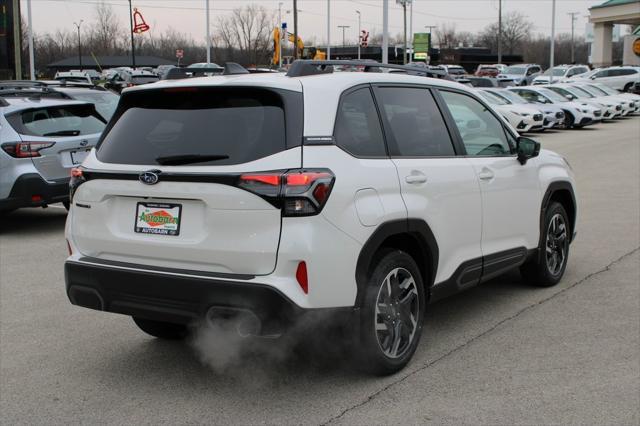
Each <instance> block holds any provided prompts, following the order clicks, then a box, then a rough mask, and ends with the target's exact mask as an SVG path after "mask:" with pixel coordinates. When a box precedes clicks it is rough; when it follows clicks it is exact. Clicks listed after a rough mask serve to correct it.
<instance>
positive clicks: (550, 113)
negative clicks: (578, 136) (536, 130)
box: [482, 88, 565, 129]
mask: <svg viewBox="0 0 640 426" xmlns="http://www.w3.org/2000/svg"><path fill="white" fill-rule="evenodd" d="M482 90H486V91H487V92H489V93H491V94H493V95H496V96H499V97H500V98H502V99H504V100H505V101H507V102H509V103H510V104H514V105H523V106H530V107H534V108H536V109H538V110H540V111H541V112H542V113H543V114H544V120H543V122H542V126H543V127H544V128H545V129H550V128H552V127H561V126H564V119H565V114H564V111H563V110H562V108H561V107H559V106H557V105H554V104H548V103H547V104H542V103H539V102H531V101H528V100H526V99H524V98H523V97H521V96H519V95H517V94H516V93H513V92H512V91H510V90H507V89H499V88H491V89H482Z"/></svg>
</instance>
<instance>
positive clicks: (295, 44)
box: [293, 0, 298, 60]
mask: <svg viewBox="0 0 640 426" xmlns="http://www.w3.org/2000/svg"><path fill="white" fill-rule="evenodd" d="M293 59H294V60H295V59H298V0H293Z"/></svg>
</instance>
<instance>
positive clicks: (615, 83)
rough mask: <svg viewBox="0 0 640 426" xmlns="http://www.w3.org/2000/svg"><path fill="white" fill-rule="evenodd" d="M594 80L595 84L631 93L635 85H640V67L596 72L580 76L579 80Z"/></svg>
mask: <svg viewBox="0 0 640 426" xmlns="http://www.w3.org/2000/svg"><path fill="white" fill-rule="evenodd" d="M583 79H586V80H593V82H594V83H601V84H606V85H607V86H609V87H611V88H612V89H616V90H620V91H622V92H629V91H630V90H631V88H632V87H633V85H634V84H635V83H640V67H632V66H624V67H609V68H602V69H599V70H594V71H593V72H592V73H590V74H588V75H587V74H585V75H584V76H582V75H581V76H578V77H577V78H576V81H579V80H583Z"/></svg>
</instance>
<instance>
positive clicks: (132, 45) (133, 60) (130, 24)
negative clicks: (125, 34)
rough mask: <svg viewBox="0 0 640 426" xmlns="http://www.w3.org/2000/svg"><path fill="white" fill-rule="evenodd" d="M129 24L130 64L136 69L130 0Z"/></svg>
mask: <svg viewBox="0 0 640 426" xmlns="http://www.w3.org/2000/svg"><path fill="white" fill-rule="evenodd" d="M129 26H130V27H131V28H130V31H131V65H132V68H133V69H136V46H135V45H134V44H133V10H131V0H129Z"/></svg>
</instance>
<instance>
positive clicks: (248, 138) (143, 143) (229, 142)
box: [97, 87, 302, 165]
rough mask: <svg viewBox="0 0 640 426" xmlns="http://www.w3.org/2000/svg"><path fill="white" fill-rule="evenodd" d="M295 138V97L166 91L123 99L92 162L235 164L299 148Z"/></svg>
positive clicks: (298, 132) (298, 98) (298, 99)
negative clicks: (294, 147)
mask: <svg viewBox="0 0 640 426" xmlns="http://www.w3.org/2000/svg"><path fill="white" fill-rule="evenodd" d="M285 111H287V119H285ZM301 139H302V94H300V93H294V92H287V91H279V92H278V91H275V90H266V89H255V88H194V87H183V88H168V89H162V90H153V91H141V92H137V93H136V92H132V93H130V94H127V95H125V96H123V98H122V101H121V103H120V106H119V108H118V110H117V111H116V114H115V116H114V119H113V120H112V121H111V124H110V128H109V129H108V130H107V132H105V135H104V136H103V138H102V140H101V142H100V143H99V145H98V152H97V157H98V159H100V161H103V162H106V163H124V164H140V165H160V164H164V165H169V164H170V163H168V162H167V158H180V157H187V158H196V157H200V159H201V160H206V161H197V158H196V160H194V161H192V162H182V163H180V164H182V165H187V164H189V165H229V164H241V163H247V162H250V161H255V160H257V159H260V158H263V157H267V156H269V155H273V154H276V153H278V152H281V151H284V150H285V149H287V147H288V146H289V147H291V146H295V145H300V142H301ZM288 142H289V143H288ZM176 165H177V163H176Z"/></svg>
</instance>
